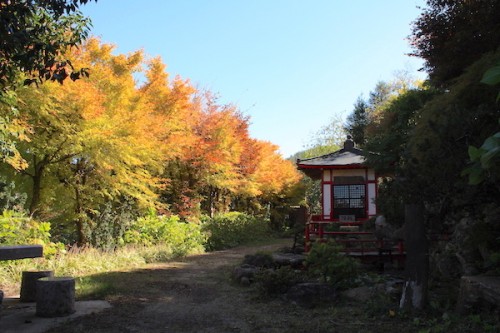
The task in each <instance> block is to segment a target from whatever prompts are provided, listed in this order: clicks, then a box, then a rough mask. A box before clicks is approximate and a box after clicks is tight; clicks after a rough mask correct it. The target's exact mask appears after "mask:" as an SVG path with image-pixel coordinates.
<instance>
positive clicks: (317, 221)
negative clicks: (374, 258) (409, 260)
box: [305, 215, 405, 257]
mask: <svg viewBox="0 0 500 333" xmlns="http://www.w3.org/2000/svg"><path fill="white" fill-rule="evenodd" d="M362 224H363V222H360V221H342V222H341V221H333V220H324V219H321V216H317V215H316V216H312V217H311V219H310V220H309V222H308V223H307V224H306V227H305V250H306V252H308V251H309V250H310V247H311V243H312V241H313V240H314V241H325V240H326V239H327V238H333V239H335V241H336V242H338V243H340V244H343V245H344V252H345V253H347V254H350V255H361V256H365V255H379V256H380V255H383V254H388V255H389V256H393V255H394V256H399V257H402V256H404V255H405V252H404V251H405V250H404V244H403V242H402V241H399V242H397V243H396V244H393V242H391V243H390V244H388V242H384V240H381V239H377V238H376V237H375V235H374V234H373V232H369V231H359V228H358V230H345V229H349V228H352V227H359V226H361V225H362ZM331 228H333V229H336V230H334V231H332V230H328V229H331ZM341 229H344V230H341ZM325 236H326V237H325ZM313 238H314V239H313Z"/></svg>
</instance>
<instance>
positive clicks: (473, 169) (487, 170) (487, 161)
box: [462, 121, 500, 185]
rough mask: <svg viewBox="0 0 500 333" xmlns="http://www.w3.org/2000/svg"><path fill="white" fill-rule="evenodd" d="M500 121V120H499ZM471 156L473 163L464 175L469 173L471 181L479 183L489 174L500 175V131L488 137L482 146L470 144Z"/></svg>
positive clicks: (473, 183)
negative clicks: (499, 167) (499, 168)
mask: <svg viewBox="0 0 500 333" xmlns="http://www.w3.org/2000/svg"><path fill="white" fill-rule="evenodd" d="M499 122H500V121H499ZM469 158H470V161H471V162H472V165H471V166H469V167H468V168H466V169H465V170H464V172H463V173H462V175H469V183H470V184H472V185H477V184H480V183H481V182H483V181H484V180H485V179H486V178H488V176H490V177H493V176H495V175H496V176H500V172H499V170H498V166H499V165H500V132H498V133H496V134H494V135H492V136H490V137H488V138H487V139H486V140H485V141H484V143H483V144H482V146H481V147H480V148H476V147H474V146H469Z"/></svg>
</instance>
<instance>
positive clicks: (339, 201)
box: [333, 185, 366, 208]
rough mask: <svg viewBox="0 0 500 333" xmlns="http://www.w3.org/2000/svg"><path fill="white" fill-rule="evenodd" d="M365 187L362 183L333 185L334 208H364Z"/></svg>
mask: <svg viewBox="0 0 500 333" xmlns="http://www.w3.org/2000/svg"><path fill="white" fill-rule="evenodd" d="M365 195H366V189H365V186H364V185H334V186H333V198H334V200H333V206H334V208H364V207H365Z"/></svg>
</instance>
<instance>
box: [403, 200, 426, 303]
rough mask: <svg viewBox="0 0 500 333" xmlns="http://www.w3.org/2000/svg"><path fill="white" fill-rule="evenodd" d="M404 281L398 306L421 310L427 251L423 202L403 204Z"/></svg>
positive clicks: (424, 299)
mask: <svg viewBox="0 0 500 333" xmlns="http://www.w3.org/2000/svg"><path fill="white" fill-rule="evenodd" d="M405 244H406V264H405V266H406V283H405V286H404V289H403V295H402V296H401V300H400V308H401V309H404V310H407V311H412V312H414V311H418V310H422V309H423V308H424V307H425V305H426V303H427V282H428V278H429V251H428V243H427V237H426V232H425V221H424V207H423V204H407V205H405Z"/></svg>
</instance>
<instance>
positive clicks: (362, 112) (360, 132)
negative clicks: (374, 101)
mask: <svg viewBox="0 0 500 333" xmlns="http://www.w3.org/2000/svg"><path fill="white" fill-rule="evenodd" d="M367 125H368V104H367V103H366V102H365V101H364V100H363V99H362V98H361V97H358V100H357V101H356V103H354V109H353V110H352V113H351V114H350V115H349V116H347V119H346V124H345V130H346V132H347V133H349V134H350V135H351V136H352V139H353V141H354V142H355V143H357V144H358V145H360V146H363V145H364V144H365V130H366V126H367Z"/></svg>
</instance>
